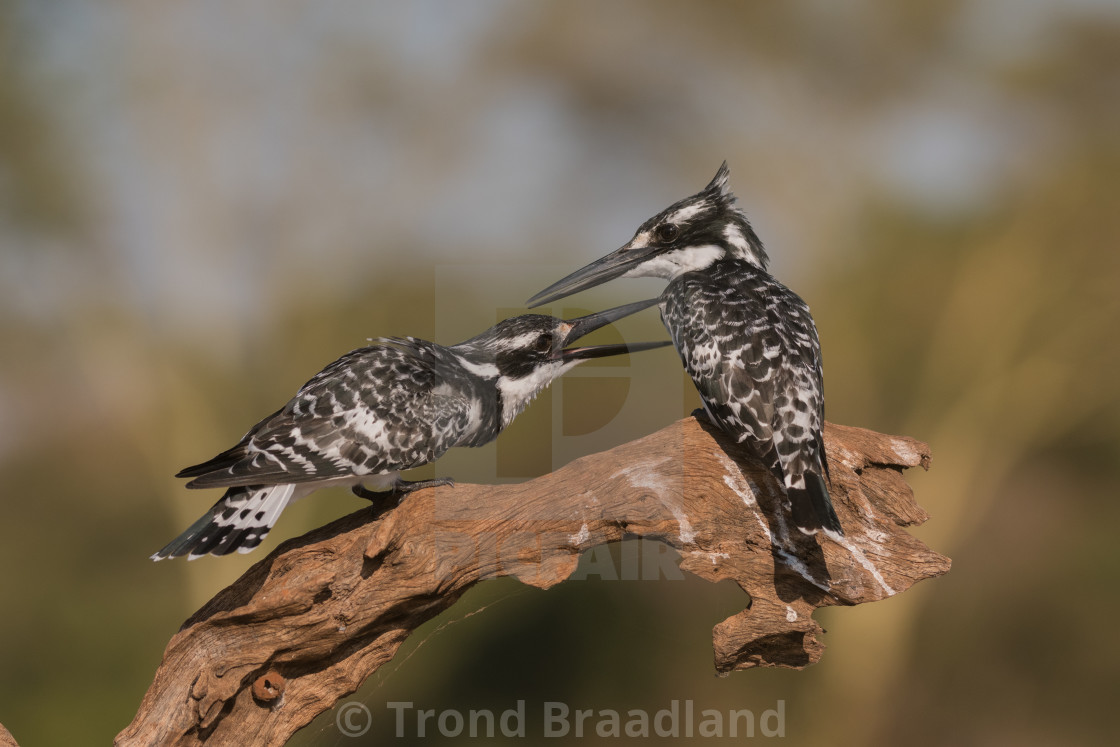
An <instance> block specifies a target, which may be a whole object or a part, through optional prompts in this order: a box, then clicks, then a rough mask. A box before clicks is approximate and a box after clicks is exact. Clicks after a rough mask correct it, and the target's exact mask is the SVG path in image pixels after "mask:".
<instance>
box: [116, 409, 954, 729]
mask: <svg viewBox="0 0 1120 747" xmlns="http://www.w3.org/2000/svg"><path fill="white" fill-rule="evenodd" d="M825 445H826V449H827V452H828V457H829V465H830V468H831V473H832V483H831V486H832V487H831V492H832V498H833V502H834V504H835V507H836V512H837V514H838V515H839V517H840V521H841V524H842V525H843V526H844V529H845V536H844V537H843V538H839V539H834V538H830V537H826V536H824V535H817V537H808V536H805V535H803V534H801V533H800V532H798V531H797V530H796V529H794V528H793V527H792V525H791V524H790V523H789V521H788V518H787V516H786V515H785V513H784V512H783V510H782V507H781V497H780V493H779V492H778V486H777V483H776V482H775V481H774V479H773V478H772V477H771V476H770V474H769V472H768V471H767V470H766V469H765V468H764V467H762V466H761V465H760V464H759V463H758V462H756V461H755V460H754V459H752V458H751V457H750V456H749V455H748V453H747V452H746V451H745V450H743V449H742V448H741V447H739V446H737V445H736V444H733V443H731V442H730V441H728V440H727V438H726V437H725V436H724V435H723V434H722V433H720V432H719V431H718V430H716V429H715V428H714V427H712V426H711V425H710V424H709V423H708V421H707V420H705V419H702V418H696V417H691V418H686V419H684V420H681V421H679V422H677V423H674V424H673V425H670V426H668V427H666V428H663V429H662V430H660V431H657V432H656V433H653V434H650V435H648V436H646V437H644V438H640V439H638V440H636V441H631V442H629V443H626V444H623V445H621V446H618V447H616V448H613V449H610V450H609V451H604V452H601V453H598V454H592V455H590V456H586V457H583V458H581V459H577V460H576V461H573V462H572V463H570V464H568V465H567V466H565V467H563V468H561V469H559V470H557V471H555V472H552V473H550V474H548V475H544V476H542V477H539V478H536V479H534V480H530V481H528V482H524V483H520V484H516V485H465V484H461V485H458V486H456V487H454V488H448V487H440V488H435V489H426V490H422V491H417V492H415V493H412V494H410V495H409V496H408V497H407V498H406V499H405V500H404V501H403V502H402V503H401V504H400V506H398V507H396V508H395V509H393V510H391V511H388V512H387V513H384V514H382V515H381V516H380V517H375V515H374V513H373V512H372V511H371V510H370V509H363V510H360V511H356V512H354V513H352V514H350V515H349V516H345V517H343V518H341V519H339V520H337V521H334V522H332V523H331V524H328V525H326V526H324V527H321V528H319V529H316V530H314V531H312V532H310V533H308V534H306V535H304V536H303V537H299V538H296V539H293V540H289V541H287V542H285V543H284V544H282V545H281V546H280V547H278V548H277V549H276V550H275V551H273V552H272V553H271V554H269V555H268V556H267V557H266V558H264V559H263V560H261V561H260V562H259V563H257V564H256V565H254V566H253V567H252V568H250V569H249V570H248V571H247V572H246V573H245V575H243V576H242V577H241V578H240V579H238V580H237V581H236V582H234V583H233V584H232V585H231V586H229V587H227V588H226V589H224V590H223V591H221V592H220V593H218V594H217V596H215V597H214V598H213V599H211V600H210V601H209V602H208V603H207V604H206V605H204V606H203V607H202V608H201V609H200V610H199V611H198V612H196V613H195V614H194V615H193V616H192V617H191V618H190V619H189V620H187V622H186V623H184V625H183V627H182V629H181V630H180V631H179V632H178V633H177V634H176V635H175V636H174V637H173V638H172V639H171V641H170V642H169V643H168V645H167V649H166V651H165V652H164V658H163V662H162V664H161V665H160V667H159V669H158V670H157V672H156V676H155V680H154V681H153V683H152V685H151V687H150V688H149V690H148V692H147V694H146V695H145V696H144V699H143V702H142V703H141V705H140V709H139V712H138V714H137V715H136V718H135V720H134V721H133V722H132V724H130V725H129V726H128V727H127V728H126V729H125V730H124V731H122V732H121V733H120V734H119V735H118V737H117V744H118V745H139V744H145V745H146V744H174V745H197V744H202V743H208V744H250V743H251V744H271V745H279V744H283V743H284V742H285V741H286V740H287V739H288V737H290V736H291V735H292V734H293V733H294V732H295V731H296V730H297V729H299V728H300V727H302V726H305V725H306V724H308V723H310V722H311V721H312V719H314V718H315V717H316V716H318V715H319V714H320V713H322V712H323V711H326V710H328V709H329V708H331V707H332V706H333V705H334V704H335V702H337V701H338V700H339V699H341V698H342V697H344V696H346V695H348V694H350V693H352V692H354V691H355V690H356V689H357V688H358V687H359V686H360V685H361V683H362V682H363V681H364V680H365V679H366V678H367V677H368V676H369V675H370V674H372V673H373V672H374V671H375V670H377V668H378V667H380V666H381V665H383V664H385V663H386V662H388V661H389V660H390V659H391V658H392V657H393V654H394V653H395V652H396V650H397V648H398V647H399V646H400V645H401V643H402V642H404V640H405V639H406V638H407V637H408V635H409V634H410V633H411V632H412V631H413V630H415V629H416V628H417V627H419V626H420V625H422V624H423V623H424V622H426V621H427V620H429V619H431V618H432V617H434V616H436V615H438V614H439V613H440V612H442V611H444V610H446V609H447V608H448V607H450V606H451V605H452V604H454V603H455V601H456V600H458V599H459V597H460V596H462V594H463V593H464V592H465V591H466V590H467V589H468V588H470V587H471V586H472V585H473V584H475V583H477V582H478V581H480V580H483V579H487V578H495V577H498V576H515V577H517V578H518V579H520V580H521V581H522V582H524V583H526V584H531V585H533V586H537V587H540V588H548V587H550V586H552V585H554V584H557V583H559V582H561V581H563V580H565V579H566V578H568V576H569V575H570V574H571V573H572V571H573V570H574V569H575V568H576V565H577V563H578V562H579V555H580V553H581V552H582V551H584V550H587V549H588V548H591V547H594V546H596V545H600V544H603V543H606V542H612V541H616V540H621V539H623V538H634V537H642V538H645V539H651V540H658V541H661V542H665V543H666V544H668V545H670V546H672V547H674V548H675V549H676V550H677V551H678V552H679V553H680V554H681V558H682V560H681V568H682V569H684V570H687V571H689V572H691V573H694V574H695V575H697V576H699V577H701V578H704V579H707V580H709V581H713V582H715V581H720V580H723V579H732V580H734V581H735V582H736V583H737V584H738V585H739V586H740V587H741V588H742V589H743V590H744V591H745V592H747V593H748V594H749V595H750V605H749V607H748V608H747V609H745V610H743V611H742V612H739V613H738V614H736V615H733V616H732V617H730V618H728V619H726V620H724V621H723V622H721V623H719V624H717V625H716V626H715V627H714V628H713V631H712V637H713V645H714V651H715V668H716V670H717V671H718V672H721V673H723V672H730V671H732V670H737V669H747V668H750V667H756V666H781V667H791V668H802V667H804V666H807V665H809V664H812V663H815V662H816V661H818V660H819V659H820V657H821V654H822V652H823V650H824V645H823V644H822V643H821V642H820V640H819V635H820V633H821V632H822V630H821V627H820V626H819V625H818V624H817V623H816V622H814V621H813V619H812V614H813V612H814V610H816V609H817V608H819V607H825V606H831V605H853V604H861V603H864V602H873V601H877V600H879V599H883V598H886V597H889V596H892V595H894V594H898V593H900V592H903V591H905V590H906V589H908V588H910V586H912V585H913V584H914V583H915V582H917V581H920V580H922V579H925V578H932V577H935V576H939V575H941V574H943V573H946V572H947V571H948V570H949V559H948V558H946V557H944V556H942V555H939V554H937V553H936V552H933V551H932V550H930V549H929V548H927V547H926V546H925V545H924V544H922V543H921V542H920V541H918V540H917V539H915V538H914V537H912V536H911V535H910V534H908V533H907V532H906V531H905V530H904V527H906V526H910V525H914V524H920V523H921V522H923V521H925V520H926V519H927V518H928V516H927V514H926V513H925V511H923V510H922V508H921V507H920V506H918V504H917V503H916V502H915V501H914V497H913V493H912V491H911V490H910V487H909V486H908V485H907V483H906V481H905V480H904V478H903V476H902V471H903V469H905V468H908V467H916V466H922V467H925V468H928V466H929V449H928V447H927V446H926V445H925V444H923V443H921V442H918V441H915V440H913V439H910V438H905V437H898V436H886V435H883V434H879V433H875V432H873V431H868V430H864V429H861V428H851V427H845V426H838V425H832V424H828V425H827V427H826V429H825Z"/></svg>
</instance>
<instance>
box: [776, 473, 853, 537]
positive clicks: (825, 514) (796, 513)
mask: <svg viewBox="0 0 1120 747" xmlns="http://www.w3.org/2000/svg"><path fill="white" fill-rule="evenodd" d="M786 493H787V494H788V495H789V505H790V513H791V514H793V523H794V524H796V525H797V528H798V529H800V530H801V531H802V532H804V533H805V534H816V533H817V532H818V531H820V530H821V529H824V530H826V531H830V532H835V533H836V534H839V535H843V534H844V530H843V529H842V528H841V527H840V519H839V518H838V517H837V516H836V511H835V509H833V508H832V499H831V498H830V497H829V495H828V488H827V487H826V486H825V484H824V479H823V478H822V477H821V476H820V475H818V474H817V473H816V472H806V473H805V487H804V488H786Z"/></svg>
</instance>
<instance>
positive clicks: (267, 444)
mask: <svg viewBox="0 0 1120 747" xmlns="http://www.w3.org/2000/svg"><path fill="white" fill-rule="evenodd" d="M449 355H450V354H449V353H447V351H446V349H443V348H440V347H439V346H437V345H434V344H432V343H428V342H424V341H422V340H416V339H415V338H405V339H382V340H379V341H377V342H376V343H375V344H373V345H371V346H369V347H365V348H360V349H358V350H355V351H353V352H351V353H348V354H347V355H345V356H343V357H342V358H339V359H338V360H337V361H335V362H334V363H332V364H330V365H329V366H327V367H326V368H324V369H323V370H322V371H321V372H319V373H318V374H317V375H316V376H315V377H314V378H312V379H311V380H310V381H308V382H307V383H306V384H305V385H304V386H303V387H302V388H301V389H300V390H299V392H298V393H297V394H296V396H295V397H294V398H293V399H292V400H291V401H290V402H288V404H287V405H285V406H284V408H283V409H281V410H279V411H277V412H276V413H274V414H272V415H271V416H269V417H267V418H265V419H264V420H262V421H261V422H260V423H258V424H257V425H255V426H254V427H253V428H252V429H251V430H250V431H249V433H247V434H246V435H245V437H244V438H243V439H242V440H241V442H240V443H238V444H237V445H236V446H234V447H233V448H232V449H229V450H227V451H225V452H223V453H221V454H219V455H218V456H216V457H214V458H213V459H211V460H210V461H208V462H205V463H203V464H199V465H196V466H194V467H189V468H187V469H185V470H183V471H182V472H180V473H179V476H180V477H193V478H195V479H194V480H192V481H191V482H190V483H188V487H192V488H211V487H233V486H249V485H269V484H279V483H300V482H310V481H322V480H329V479H336V478H341V477H352V476H364V475H377V474H385V473H388V472H394V471H398V470H404V469H409V468H411V467H416V466H420V465H423V464H427V463H429V462H431V461H434V460H435V459H437V458H438V457H439V456H441V455H442V454H443V453H444V452H445V451H447V450H448V449H449V448H451V447H452V446H455V445H458V444H460V443H461V442H463V441H464V440H468V441H469V440H470V439H471V437H472V436H473V434H474V433H475V431H476V430H477V429H478V428H479V427H480V426H481V425H482V419H483V413H482V412H481V411H480V408H479V395H478V391H479V387H478V385H477V382H473V381H472V380H471V377H470V376H469V375H467V374H465V372H463V371H462V369H461V368H460V367H458V366H455V365H450V364H451V363H453V362H451V361H448V360H446V358H447V356H449ZM472 392H473V393H474V396H473V397H472V396H471V394H472Z"/></svg>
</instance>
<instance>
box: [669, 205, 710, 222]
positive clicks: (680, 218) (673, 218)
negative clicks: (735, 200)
mask: <svg viewBox="0 0 1120 747" xmlns="http://www.w3.org/2000/svg"><path fill="white" fill-rule="evenodd" d="M710 209H711V205H710V204H708V203H707V202H694V203H692V204H691V205H685V206H684V207H682V208H680V209H678V210H675V211H673V214H672V215H670V216H669V217H667V218H666V219H665V220H666V222H668V223H682V222H684V221H689V220H692V219H693V218H695V217H696V216H697V215H699V214H700V213H705V212H707V211H708V210H710Z"/></svg>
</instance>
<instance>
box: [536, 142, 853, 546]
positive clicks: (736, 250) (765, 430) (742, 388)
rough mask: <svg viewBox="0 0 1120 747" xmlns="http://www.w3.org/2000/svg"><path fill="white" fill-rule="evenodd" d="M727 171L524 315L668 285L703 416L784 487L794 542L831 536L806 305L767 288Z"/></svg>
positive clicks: (816, 365)
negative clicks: (580, 297) (619, 285)
mask: <svg viewBox="0 0 1120 747" xmlns="http://www.w3.org/2000/svg"><path fill="white" fill-rule="evenodd" d="M729 173H730V172H729V171H728V168H727V163H726V162H725V163H724V164H723V165H722V166H720V168H719V171H718V172H717V173H716V175H715V178H713V179H712V181H711V182H710V183H709V184H708V186H707V187H705V188H704V189H703V190H702V191H700V192H698V193H697V194H695V195H692V196H691V197H687V198H685V199H683V200H681V201H679V202H676V203H674V204H672V205H670V206H669V207H668V208H666V209H665V210H662V211H661V212H660V213H658V214H657V215H655V216H653V217H652V218H650V219H649V220H647V221H646V222H645V223H643V224H642V225H641V226H640V227H639V228H638V231H637V233H635V235H634V238H632V239H631V240H630V241H629V242H628V243H627V244H626V245H625V246H623V247H621V248H620V249H618V250H617V251H614V252H612V253H610V254H608V255H607V256H605V257H603V258H602V259H599V260H597V261H595V262H592V263H591V264H589V265H587V266H586V267H584V268H583V269H581V270H577V271H575V272H573V273H572V274H571V275H569V276H568V277H566V278H564V279H563V280H561V281H559V282H557V283H554V284H553V285H551V286H549V287H548V288H546V289H544V290H543V291H541V292H540V293H538V294H537V295H535V296H533V297H532V298H531V299H529V305H530V306H538V305H540V304H543V303H548V302H549V301H554V300H556V299H558V298H563V297H565V296H568V295H571V294H573V293H576V292H577V291H581V290H585V289H587V288H591V287H594V286H596V285H599V284H601V283H605V282H606V281H608V280H611V279H613V278H616V277H659V278H666V279H668V280H669V285H668V286H667V287H666V288H665V292H664V293H663V294H662V295H661V298H660V307H661V318H662V320H663V321H664V322H665V326H666V327H667V328H668V329H669V334H670V336H671V337H672V338H673V344H674V345H675V346H676V348H677V352H678V353H680V356H681V360H682V361H683V362H684V367H685V369H686V370H687V371H688V373H689V375H691V376H692V381H693V382H694V383H695V384H696V388H697V389H698V390H699V393H700V399H701V400H702V401H703V403H704V410H705V411H706V412H707V414H708V417H709V418H711V420H712V421H713V422H715V424H716V425H718V426H719V427H720V428H721V429H723V431H725V432H726V433H728V434H730V435H731V436H732V437H734V438H736V439H737V440H738V441H739V442H740V443H744V442H746V443H747V444H749V445H750V446H751V447H752V448H753V449H754V451H755V452H756V453H757V454H758V456H759V457H760V458H761V459H762V460H763V462H764V463H766V464H767V465H768V466H769V468H770V470H771V472H772V473H773V474H774V476H775V477H776V478H777V479H778V482H779V483H780V484H781V485H782V486H783V487H784V489H785V494H786V498H787V500H788V508H789V511H790V513H791V515H792V518H793V522H794V524H795V525H796V526H797V527H798V528H799V529H800V530H801V531H803V532H805V533H806V534H814V533H816V532H817V530H819V529H822V528H823V529H827V530H830V531H833V532H836V533H839V534H843V530H842V529H841V527H840V520H839V519H838V518H837V517H836V512H835V511H834V510H833V508H832V500H831V498H830V497H829V494H828V487H827V486H826V484H825V479H826V478H827V477H828V461H827V458H826V457H825V452H824V439H823V437H822V434H821V428H822V427H823V424H824V384H823V379H822V371H821V349H820V341H819V340H818V338H817V328H816V325H815V324H814V323H813V318H812V316H810V314H809V307H808V306H807V305H806V304H805V302H804V301H802V300H801V298H800V297H798V295H797V294H796V293H794V292H793V291H791V290H790V289H789V288H787V287H785V286H784V285H782V284H781V283H780V282H778V281H777V280H775V279H774V277H773V276H771V275H770V274H769V273H768V272H767V271H766V267H767V264H768V262H769V258H768V257H767V256H766V251H765V249H763V246H762V241H761V240H759V238H758V235H757V234H756V233H755V232H754V229H753V228H751V225H750V223H749V222H748V221H747V217H746V215H745V214H744V213H743V212H742V210H740V209H739V208H738V207H736V205H735V196H734V195H733V194H732V193H731V192H730V190H729V189H728V187H727V179H728V176H729Z"/></svg>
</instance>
